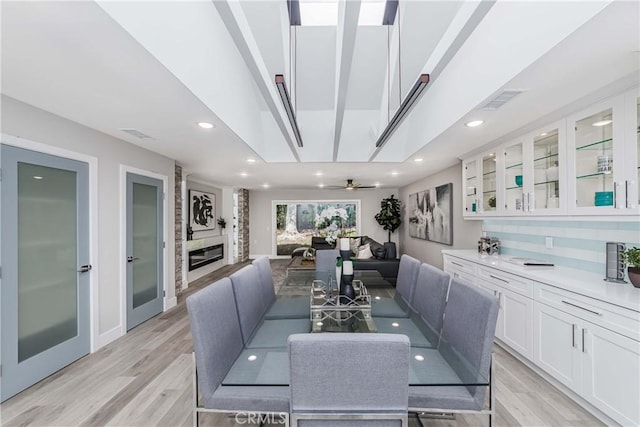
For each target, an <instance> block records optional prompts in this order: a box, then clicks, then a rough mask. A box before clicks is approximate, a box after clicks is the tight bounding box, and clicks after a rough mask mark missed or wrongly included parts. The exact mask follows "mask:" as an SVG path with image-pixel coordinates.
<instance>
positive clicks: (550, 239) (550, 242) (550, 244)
mask: <svg viewBox="0 0 640 427" xmlns="http://www.w3.org/2000/svg"><path fill="white" fill-rule="evenodd" d="M544 246H545V248H547V249H553V237H545V238H544Z"/></svg>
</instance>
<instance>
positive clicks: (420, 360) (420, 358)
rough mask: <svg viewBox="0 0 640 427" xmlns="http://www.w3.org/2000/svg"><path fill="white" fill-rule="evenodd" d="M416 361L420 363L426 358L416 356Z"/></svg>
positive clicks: (419, 355)
mask: <svg viewBox="0 0 640 427" xmlns="http://www.w3.org/2000/svg"><path fill="white" fill-rule="evenodd" d="M413 358H414V359H416V360H417V361H418V362H422V361H423V360H424V356H423V355H421V354H416V355H415V356H413Z"/></svg>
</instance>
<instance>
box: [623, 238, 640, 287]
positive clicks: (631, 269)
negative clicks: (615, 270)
mask: <svg viewBox="0 0 640 427" xmlns="http://www.w3.org/2000/svg"><path fill="white" fill-rule="evenodd" d="M623 257H624V261H625V262H626V263H627V273H628V274H629V280H630V281H631V283H632V284H633V286H635V287H636V288H640V248H638V247H637V246H634V247H633V248H629V249H627V250H626V251H624V252H623Z"/></svg>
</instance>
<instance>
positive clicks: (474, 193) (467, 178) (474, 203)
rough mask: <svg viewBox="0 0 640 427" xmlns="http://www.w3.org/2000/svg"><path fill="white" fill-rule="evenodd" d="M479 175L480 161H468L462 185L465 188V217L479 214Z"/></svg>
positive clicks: (463, 169) (463, 201)
mask: <svg viewBox="0 0 640 427" xmlns="http://www.w3.org/2000/svg"><path fill="white" fill-rule="evenodd" d="M479 174H480V167H479V166H478V160H477V159H471V160H466V161H465V163H464V167H463V168H462V185H463V186H464V189H463V191H462V194H463V199H462V204H463V206H464V215H465V216H474V215H477V214H478V211H479V207H478V193H479V191H480V188H479V184H478V183H479V182H480V178H479Z"/></svg>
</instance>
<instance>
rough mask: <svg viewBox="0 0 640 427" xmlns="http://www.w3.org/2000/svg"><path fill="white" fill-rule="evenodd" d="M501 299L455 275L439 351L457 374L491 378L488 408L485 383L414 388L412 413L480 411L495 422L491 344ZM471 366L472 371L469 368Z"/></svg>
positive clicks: (411, 398)
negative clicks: (450, 362)
mask: <svg viewBox="0 0 640 427" xmlns="http://www.w3.org/2000/svg"><path fill="white" fill-rule="evenodd" d="M498 306H499V303H498V299H497V298H496V297H495V296H494V295H492V294H490V293H489V292H486V291H485V290H483V289H480V288H479V287H477V286H473V285H472V284H470V283H468V282H466V281H464V280H460V279H457V278H454V279H453V280H452V281H451V288H450V290H449V300H448V302H447V306H446V308H445V315H444V324H443V327H442V340H441V343H440V349H439V351H440V352H442V353H444V352H446V353H447V359H448V360H456V359H458V360H459V361H460V362H459V363H453V364H452V367H453V369H454V370H456V371H459V372H458V375H459V376H461V377H462V376H463V375H469V372H470V371H471V372H474V374H472V375H473V376H474V377H476V378H477V375H480V376H481V377H482V378H486V379H488V380H489V393H490V398H489V408H488V409H483V408H484V400H485V394H486V390H487V387H486V386H467V387H463V386H435V387H411V388H410V390H409V410H410V411H412V412H416V413H418V412H437V413H443V412H452V413H453V412H477V413H481V414H487V415H489V425H491V423H492V418H493V414H494V411H495V394H494V392H493V384H494V382H495V378H494V374H495V370H493V369H492V366H493V354H492V345H493V338H494V335H495V330H496V321H497V319H498ZM469 367H470V371H469ZM464 368H466V369H464Z"/></svg>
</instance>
